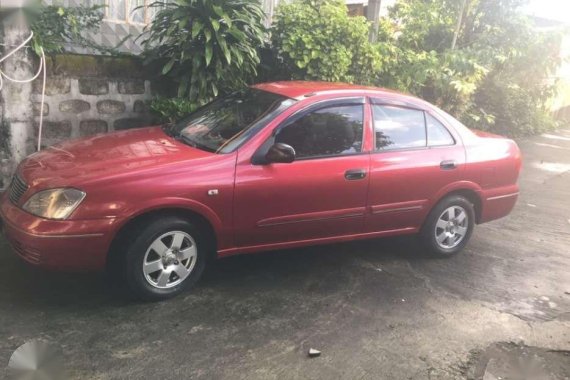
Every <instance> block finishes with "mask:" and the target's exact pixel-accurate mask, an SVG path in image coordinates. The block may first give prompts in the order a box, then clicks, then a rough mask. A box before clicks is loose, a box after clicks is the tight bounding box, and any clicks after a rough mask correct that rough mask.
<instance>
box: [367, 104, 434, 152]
mask: <svg viewBox="0 0 570 380" xmlns="http://www.w3.org/2000/svg"><path fill="white" fill-rule="evenodd" d="M372 111H373V114H374V132H375V136H376V150H389V149H405V148H417V147H425V146H427V138H426V124H425V119H424V112H423V111H420V110H414V109H410V108H402V107H394V106H386V105H372Z"/></svg>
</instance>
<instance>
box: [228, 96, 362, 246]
mask: <svg viewBox="0 0 570 380" xmlns="http://www.w3.org/2000/svg"><path fill="white" fill-rule="evenodd" d="M364 125H365V117H364V99H363V98H350V99H345V100H343V99H338V100H335V101H333V102H331V101H328V102H327V103H326V104H321V105H320V106H312V107H311V108H309V109H307V110H305V111H303V112H300V113H296V114H295V115H294V116H291V117H289V118H288V119H286V120H285V121H284V122H283V123H282V124H281V125H279V126H278V127H276V129H275V131H274V133H273V135H272V137H270V140H268V141H266V143H265V144H264V146H267V145H271V144H272V143H284V144H288V145H290V146H292V147H293V148H294V149H295V152H296V159H295V161H294V162H292V163H271V164H260V165H256V164H253V163H252V162H251V160H249V159H245V160H244V159H243V157H242V159H238V165H237V168H236V184H235V200H234V205H235V208H234V211H235V212H234V218H235V219H234V225H235V241H236V244H237V246H239V247H251V246H264V245H273V244H279V243H288V242H294V241H308V240H314V239H323V238H327V237H335V236H339V235H349V234H355V233H360V232H362V231H363V229H364V215H365V211H366V195H367V190H368V179H369V176H368V169H369V154H368V153H367V152H364V151H363V139H364Z"/></svg>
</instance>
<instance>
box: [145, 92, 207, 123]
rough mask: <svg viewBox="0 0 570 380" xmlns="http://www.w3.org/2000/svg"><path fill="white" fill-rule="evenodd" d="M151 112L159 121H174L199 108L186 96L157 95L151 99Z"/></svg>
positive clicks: (156, 120)
mask: <svg viewBox="0 0 570 380" xmlns="http://www.w3.org/2000/svg"><path fill="white" fill-rule="evenodd" d="M149 108H150V112H151V113H152V115H153V117H154V119H155V122H157V123H174V122H176V121H178V120H180V119H182V118H183V117H184V116H186V115H188V114H189V113H191V112H193V111H195V110H196V108H198V104H196V103H194V102H192V101H190V100H188V99H186V98H163V97H157V98H154V99H152V100H151V102H150V105H149Z"/></svg>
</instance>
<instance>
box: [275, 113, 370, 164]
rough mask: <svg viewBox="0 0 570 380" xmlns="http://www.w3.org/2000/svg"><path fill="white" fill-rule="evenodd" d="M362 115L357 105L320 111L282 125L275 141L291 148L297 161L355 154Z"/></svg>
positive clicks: (358, 146)
mask: <svg viewBox="0 0 570 380" xmlns="http://www.w3.org/2000/svg"><path fill="white" fill-rule="evenodd" d="M363 115H364V107H363V106H362V105H361V104H358V105H342V106H331V107H326V108H321V109H319V110H317V111H313V112H311V113H309V114H307V115H305V116H303V117H301V118H300V119H298V120H295V121H293V122H292V123H291V124H289V125H286V126H285V127H284V128H283V129H281V130H280V131H279V133H278V134H277V136H275V142H276V143H284V144H287V145H290V146H292V147H293V149H295V153H296V156H297V158H310V157H324V156H338V155H347V154H354V153H359V152H361V151H362V133H363Z"/></svg>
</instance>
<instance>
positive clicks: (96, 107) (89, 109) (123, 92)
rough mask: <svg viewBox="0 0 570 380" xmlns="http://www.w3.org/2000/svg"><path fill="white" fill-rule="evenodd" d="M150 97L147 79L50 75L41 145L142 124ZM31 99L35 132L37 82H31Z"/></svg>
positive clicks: (38, 105)
mask: <svg viewBox="0 0 570 380" xmlns="http://www.w3.org/2000/svg"><path fill="white" fill-rule="evenodd" d="M150 97H151V95H150V82H149V81H148V80H143V79H113V78H92V77H79V78H70V77H59V76H56V77H50V78H49V79H48V81H47V84H46V95H45V103H44V122H43V131H42V145H43V146H49V145H52V144H54V143H57V142H59V141H62V140H67V139H69V138H76V137H85V136H91V135H94V134H97V133H106V132H110V131H117V130H124V129H130V128H136V127H141V126H144V125H145V124H148V123H149V122H150V119H149V117H148V113H147V105H146V102H147V101H148V100H150ZM32 100H33V102H34V103H33V108H34V114H35V119H36V124H35V126H34V131H35V136H37V132H38V121H39V113H40V105H41V83H39V82H38V83H36V85H35V86H34V90H33V95H32Z"/></svg>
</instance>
